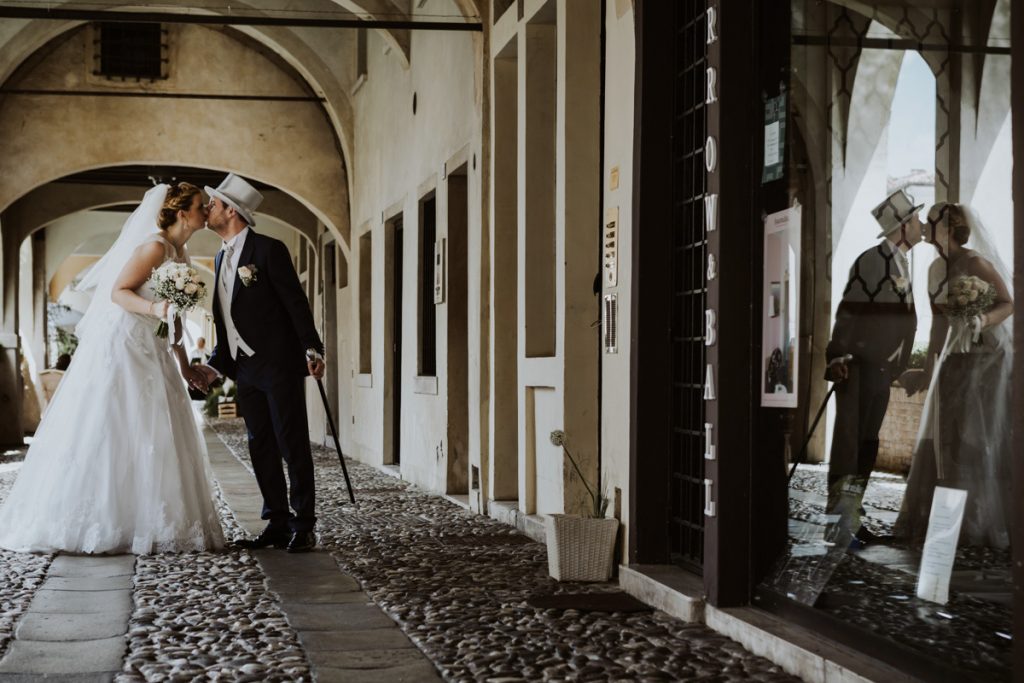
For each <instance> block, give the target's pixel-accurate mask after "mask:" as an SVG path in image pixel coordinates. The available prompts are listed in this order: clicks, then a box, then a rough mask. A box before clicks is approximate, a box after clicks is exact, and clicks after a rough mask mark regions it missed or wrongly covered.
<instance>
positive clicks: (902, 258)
mask: <svg viewBox="0 0 1024 683" xmlns="http://www.w3.org/2000/svg"><path fill="white" fill-rule="evenodd" d="M896 265H897V266H899V269H900V277H904V278H908V279H909V278H910V264H909V263H908V262H907V255H906V254H904V253H903V250H902V249H896Z"/></svg>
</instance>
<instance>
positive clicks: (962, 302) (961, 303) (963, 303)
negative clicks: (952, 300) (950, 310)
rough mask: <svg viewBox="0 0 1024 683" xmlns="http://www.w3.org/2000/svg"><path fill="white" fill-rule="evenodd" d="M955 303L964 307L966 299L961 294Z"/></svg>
mask: <svg viewBox="0 0 1024 683" xmlns="http://www.w3.org/2000/svg"><path fill="white" fill-rule="evenodd" d="M956 302H957V303H958V304H960V305H961V306H966V305H967V297H966V296H964V295H963V294H961V295H960V296H958V297H957V298H956Z"/></svg>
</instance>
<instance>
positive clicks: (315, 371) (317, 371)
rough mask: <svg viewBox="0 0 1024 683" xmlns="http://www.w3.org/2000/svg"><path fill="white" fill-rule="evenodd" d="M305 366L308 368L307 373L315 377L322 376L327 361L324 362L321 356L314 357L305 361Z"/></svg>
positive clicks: (321, 377)
mask: <svg viewBox="0 0 1024 683" xmlns="http://www.w3.org/2000/svg"><path fill="white" fill-rule="evenodd" d="M306 367H307V368H308V369H309V374H310V375H312V376H313V377H315V378H316V379H323V378H324V371H325V370H327V363H325V362H324V359H323V358H314V359H312V360H307V361H306Z"/></svg>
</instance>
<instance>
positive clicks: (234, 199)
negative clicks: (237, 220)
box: [204, 173, 263, 225]
mask: <svg viewBox="0 0 1024 683" xmlns="http://www.w3.org/2000/svg"><path fill="white" fill-rule="evenodd" d="M204 189H205V190H206V194H208V195H210V196H211V197H216V198H217V199H219V200H221V201H222V202H224V203H225V204H227V205H228V206H230V207H232V208H234V210H235V211H237V212H238V214H239V215H240V216H241V217H242V219H243V220H245V222H246V223H248V224H249V225H256V220H255V219H254V218H253V217H252V212H253V211H255V210H256V209H257V208H259V205H260V203H261V202H262V201H263V195H261V194H260V193H259V191H257V189H256V188H255V187H253V186H252V185H250V184H249V183H248V182H246V181H245V179H244V178H239V177H238V176H236V175H235V174H234V173H228V177H227V178H225V179H224V180H223V182H221V184H220V185H218V186H217V188H216V189H214V188H212V187H210V186H209V185H207V186H206V187H205V188H204Z"/></svg>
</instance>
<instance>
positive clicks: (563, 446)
mask: <svg viewBox="0 0 1024 683" xmlns="http://www.w3.org/2000/svg"><path fill="white" fill-rule="evenodd" d="M562 450H563V451H565V454H566V455H567V456H569V462H571V463H572V468H573V469H574V470H576V474H577V475H579V478H580V481H582V482H583V486H584V488H586V489H587V493H589V494H590V500H591V502H592V503H593V505H594V516H595V517H596V516H597V513H598V506H597V496H595V495H594V491H593V490H592V489H591V488H590V484H588V483H587V478H586V477H584V476H583V473H582V472H580V467H579V465H577V464H576V458H574V457H572V453H571V452H570V451H569V448H568V447H567V446H566V445H565V444H562Z"/></svg>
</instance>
